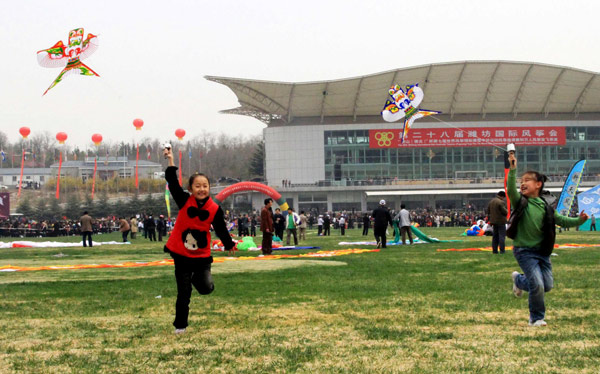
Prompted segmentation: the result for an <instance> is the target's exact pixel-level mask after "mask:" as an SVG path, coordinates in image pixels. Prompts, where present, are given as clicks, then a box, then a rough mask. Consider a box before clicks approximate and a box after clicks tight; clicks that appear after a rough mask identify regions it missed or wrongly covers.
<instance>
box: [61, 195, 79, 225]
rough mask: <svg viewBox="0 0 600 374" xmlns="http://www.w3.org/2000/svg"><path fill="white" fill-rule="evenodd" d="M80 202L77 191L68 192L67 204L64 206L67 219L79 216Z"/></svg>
mask: <svg viewBox="0 0 600 374" xmlns="http://www.w3.org/2000/svg"><path fill="white" fill-rule="evenodd" d="M81 213H82V212H81V202H80V201H79V194H78V193H71V194H69V198H68V200H67V206H66V207H65V216H67V218H68V219H77V218H79V217H80V216H81Z"/></svg>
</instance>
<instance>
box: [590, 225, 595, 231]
mask: <svg viewBox="0 0 600 374" xmlns="http://www.w3.org/2000/svg"><path fill="white" fill-rule="evenodd" d="M590 231H596V224H595V223H591V224H590Z"/></svg>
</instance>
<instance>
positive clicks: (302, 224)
mask: <svg viewBox="0 0 600 374" xmlns="http://www.w3.org/2000/svg"><path fill="white" fill-rule="evenodd" d="M307 227H308V218H307V217H306V214H304V211H303V210H301V211H300V225H298V230H299V232H300V241H302V240H306V228H307Z"/></svg>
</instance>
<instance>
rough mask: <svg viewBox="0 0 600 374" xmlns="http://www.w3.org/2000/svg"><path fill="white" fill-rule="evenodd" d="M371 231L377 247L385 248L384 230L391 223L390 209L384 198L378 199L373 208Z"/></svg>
mask: <svg viewBox="0 0 600 374" xmlns="http://www.w3.org/2000/svg"><path fill="white" fill-rule="evenodd" d="M371 216H372V217H373V220H374V222H373V232H374V234H375V240H376V241H377V248H387V244H386V242H387V238H386V236H385V232H386V230H387V227H388V224H389V225H393V224H394V223H393V222H392V216H391V215H390V211H389V210H388V208H387V207H386V206H385V200H381V201H379V206H378V207H377V208H375V210H373V214H371Z"/></svg>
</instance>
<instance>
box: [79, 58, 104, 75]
mask: <svg viewBox="0 0 600 374" xmlns="http://www.w3.org/2000/svg"><path fill="white" fill-rule="evenodd" d="M77 68H78V69H79V72H80V74H81V75H95V76H97V77H99V76H100V75H98V73H96V72H95V71H94V70H92V68H90V67H89V66H87V65H86V64H84V63H83V62H81V61H79V63H78V64H77Z"/></svg>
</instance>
